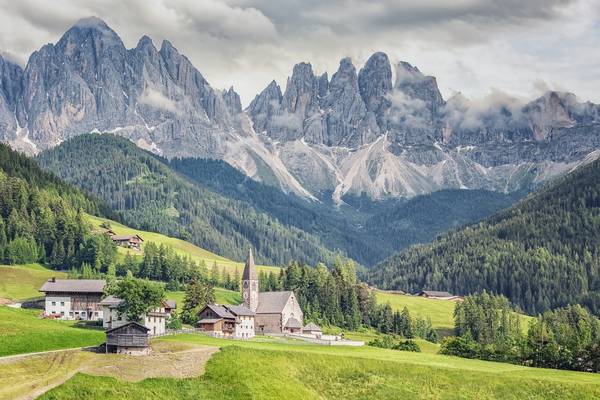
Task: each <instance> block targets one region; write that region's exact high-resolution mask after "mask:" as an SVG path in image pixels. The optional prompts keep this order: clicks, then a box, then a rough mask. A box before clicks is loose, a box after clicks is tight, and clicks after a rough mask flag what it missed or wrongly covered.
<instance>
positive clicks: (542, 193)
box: [367, 161, 600, 314]
mask: <svg viewBox="0 0 600 400" xmlns="http://www.w3.org/2000/svg"><path fill="white" fill-rule="evenodd" d="M367 280H368V282H370V283H371V284H374V285H377V286H378V287H381V288H385V289H396V290H404V291H408V292H412V293H414V292H418V291H420V290H424V289H430V290H448V291H450V292H453V293H455V294H464V295H468V294H472V293H481V292H482V291H483V290H486V291H488V292H490V293H497V294H503V295H504V296H506V297H507V298H508V299H510V301H511V302H512V303H514V304H516V305H517V306H519V307H520V308H521V309H522V310H525V311H526V312H527V313H529V314H537V313H540V312H544V311H546V310H550V309H554V308H557V307H564V306H567V305H569V304H576V303H579V304H582V305H583V306H585V307H586V308H588V309H589V310H590V311H591V312H592V313H595V314H600V161H595V162H593V163H591V164H589V165H587V166H585V167H581V168H579V169H577V170H576V171H574V172H573V173H571V174H569V175H567V176H565V177H564V178H561V179H559V180H558V181H556V182H555V183H552V184H550V185H548V186H546V187H545V188H543V189H541V190H539V191H538V192H536V193H535V194H533V195H530V196H529V197H527V198H526V199H525V200H523V201H522V202H520V203H518V204H517V205H516V206H514V207H512V208H510V209H508V210H506V211H503V212H500V213H499V214H497V215H495V216H493V217H491V218H488V219H486V220H484V221H482V222H480V223H478V224H475V225H473V226H469V227H466V228H464V229H460V230H457V231H454V232H451V233H448V234H446V235H444V236H442V237H440V238H439V239H438V240H436V241H434V242H433V243H431V244H427V245H421V246H415V247H412V248H410V249H408V250H406V251H404V252H402V253H399V254H397V255H394V256H393V257H391V258H389V259H388V260H386V261H384V262H383V263H381V264H380V265H379V266H377V267H375V268H374V269H373V270H372V271H370V272H369V273H368V274H367Z"/></svg>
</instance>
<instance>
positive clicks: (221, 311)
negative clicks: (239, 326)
mask: <svg viewBox="0 0 600 400" xmlns="http://www.w3.org/2000/svg"><path fill="white" fill-rule="evenodd" d="M206 307H208V308H210V309H211V310H213V311H214V313H215V314H217V315H218V316H219V317H221V318H230V319H231V318H233V319H235V315H233V314H232V313H230V312H229V311H227V309H226V308H225V307H223V306H220V305H218V304H207V305H206Z"/></svg>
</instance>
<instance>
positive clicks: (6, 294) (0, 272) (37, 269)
mask: <svg viewBox="0 0 600 400" xmlns="http://www.w3.org/2000/svg"><path fill="white" fill-rule="evenodd" d="M53 276H55V277H57V278H64V277H65V276H66V274H65V273H64V272H59V271H53V270H50V269H47V268H44V267H43V266H41V265H39V264H27V265H0V297H1V298H4V299H9V300H15V301H17V300H25V299H30V298H32V297H40V296H42V293H40V292H38V289H39V288H40V287H41V286H42V284H43V283H44V282H45V281H47V280H48V279H49V278H52V277H53Z"/></svg>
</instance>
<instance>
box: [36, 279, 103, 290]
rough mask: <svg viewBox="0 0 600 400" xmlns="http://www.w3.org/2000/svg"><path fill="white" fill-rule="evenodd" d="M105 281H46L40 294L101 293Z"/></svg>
mask: <svg viewBox="0 0 600 400" xmlns="http://www.w3.org/2000/svg"><path fill="white" fill-rule="evenodd" d="M105 286H106V281H105V280H104V279H55V278H51V279H48V280H47V281H46V282H44V284H43V285H42V287H41V288H40V292H64V293H102V292H104V287H105Z"/></svg>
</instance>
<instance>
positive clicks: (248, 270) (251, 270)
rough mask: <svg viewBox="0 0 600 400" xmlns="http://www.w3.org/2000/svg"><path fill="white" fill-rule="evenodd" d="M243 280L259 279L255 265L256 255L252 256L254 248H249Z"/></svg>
mask: <svg viewBox="0 0 600 400" xmlns="http://www.w3.org/2000/svg"><path fill="white" fill-rule="evenodd" d="M242 280H258V275H256V266H255V265H254V256H252V249H248V258H247V259H246V265H245V266H244V274H243V275H242Z"/></svg>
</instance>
